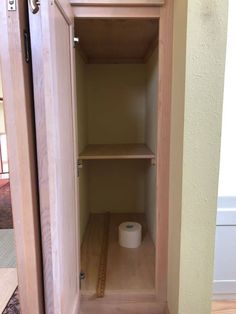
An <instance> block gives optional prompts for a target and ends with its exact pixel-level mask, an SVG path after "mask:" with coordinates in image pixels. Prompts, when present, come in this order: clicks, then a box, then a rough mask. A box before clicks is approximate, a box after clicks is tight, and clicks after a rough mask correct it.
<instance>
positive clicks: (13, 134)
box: [0, 0, 44, 314]
mask: <svg viewBox="0 0 236 314" xmlns="http://www.w3.org/2000/svg"><path fill="white" fill-rule="evenodd" d="M16 6H17V9H16V11H8V8H7V1H2V2H1V5H0V32H1V41H0V58H1V70H2V83H3V95H4V109H5V120H6V133H7V141H8V157H9V166H10V183H11V200H12V212H13V223H14V232H15V247H16V257H17V273H18V286H19V295H20V308H21V312H22V313H35V314H41V313H44V309H43V307H44V305H43V278H42V262H41V237H40V221H39V203H38V187H37V164H36V153H35V148H36V145H35V136H34V134H35V132H34V115H33V106H34V104H33V95H32V80H31V66H30V64H27V63H26V61H25V56H24V34H23V30H24V29H27V27H28V20H27V2H26V1H21V0H17V1H16Z"/></svg>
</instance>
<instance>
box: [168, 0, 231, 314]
mask: <svg viewBox="0 0 236 314" xmlns="http://www.w3.org/2000/svg"><path fill="white" fill-rule="evenodd" d="M174 3H175V10H174V16H175V19H174V55H173V61H174V62H173V88H172V122H171V127H172V131H171V172H170V184H171V186H170V217H169V219H170V228H169V265H168V303H169V308H170V313H171V314H190V313H191V314H210V307H211V294H212V280H213V274H212V273H213V255H214V234H215V218H216V205H217V186H218V169H219V149H220V131H221V113H222V100H223V84H224V63H225V47H226V33H227V1H217V0H214V1H212V0H200V1H194V0H192V1H190V0H189V1H184V0H176V1H174ZM186 23H187V28H186ZM186 30H187V32H186ZM185 56H186V58H185ZM183 126H184V127H183Z"/></svg>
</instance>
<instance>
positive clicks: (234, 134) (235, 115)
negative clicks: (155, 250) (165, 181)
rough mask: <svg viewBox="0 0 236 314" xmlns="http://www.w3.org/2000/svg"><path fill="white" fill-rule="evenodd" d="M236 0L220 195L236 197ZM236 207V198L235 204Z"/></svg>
mask: <svg viewBox="0 0 236 314" xmlns="http://www.w3.org/2000/svg"><path fill="white" fill-rule="evenodd" d="M235 13H236V1H235V0H229V17H228V41H227V54H226V69H225V87H224V105H223V121H222V139H221V154H220V175H219V191H218V196H219V197H227V196H233V197H235V198H236V145H235V140H236V86H235V85H236V18H235ZM234 207H235V209H236V200H235V205H234Z"/></svg>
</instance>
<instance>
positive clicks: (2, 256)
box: [0, 229, 16, 268]
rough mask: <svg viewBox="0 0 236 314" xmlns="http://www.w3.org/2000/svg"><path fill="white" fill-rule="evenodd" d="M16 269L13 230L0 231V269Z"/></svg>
mask: <svg viewBox="0 0 236 314" xmlns="http://www.w3.org/2000/svg"><path fill="white" fill-rule="evenodd" d="M14 267H16V257H15V243H14V230H13V229H0V268H14Z"/></svg>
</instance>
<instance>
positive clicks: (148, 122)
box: [76, 49, 158, 241]
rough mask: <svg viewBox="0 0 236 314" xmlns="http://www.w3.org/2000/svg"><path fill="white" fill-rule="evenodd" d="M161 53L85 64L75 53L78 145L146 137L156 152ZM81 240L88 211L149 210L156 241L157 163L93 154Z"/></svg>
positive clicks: (85, 172) (83, 172)
mask: <svg viewBox="0 0 236 314" xmlns="http://www.w3.org/2000/svg"><path fill="white" fill-rule="evenodd" d="M157 64H158V53H157V49H156V50H155V51H154V52H153V54H152V55H151V57H150V58H149V60H148V61H147V62H146V64H86V63H85V62H84V59H83V58H82V57H81V55H80V53H79V51H78V50H77V53H76V67H77V69H76V70H77V97H78V132H79V134H78V141H79V143H78V145H79V152H81V151H82V150H83V149H84V147H85V146H86V145H87V144H122V143H146V145H147V146H148V147H149V148H150V149H151V150H152V151H153V152H154V153H156V130H157V126H156V120H157V74H158V68H157ZM79 181H80V183H79V184H80V195H79V200H80V235H81V241H82V239H83V234H84V231H85V228H86V225H87V223H88V218H89V213H102V212H106V211H109V212H111V213H122V212H127V213H129V212H145V213H146V216H147V221H148V225H149V231H150V234H151V236H152V238H153V241H155V228H156V167H155V165H154V166H153V165H151V163H150V160H149V161H148V160H93V161H85V162H83V167H82V169H80V180H79Z"/></svg>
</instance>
